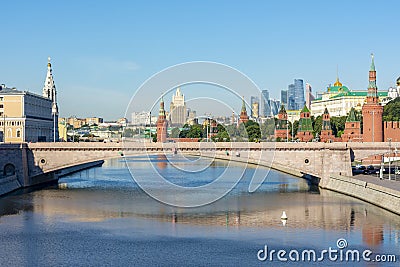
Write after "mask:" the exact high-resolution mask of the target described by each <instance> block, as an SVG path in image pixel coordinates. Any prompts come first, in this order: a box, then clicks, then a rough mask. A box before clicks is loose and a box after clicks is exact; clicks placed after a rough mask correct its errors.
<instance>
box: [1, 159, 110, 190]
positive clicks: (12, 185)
mask: <svg viewBox="0 0 400 267" xmlns="http://www.w3.org/2000/svg"><path fill="white" fill-rule="evenodd" d="M103 163H104V160H96V161H93V162H87V163H83V164H78V165H74V166H71V167H67V168H63V169H61V170H57V171H55V172H52V173H46V174H42V175H36V176H35V177H31V178H30V179H32V180H33V179H34V182H32V183H31V186H37V185H40V184H46V183H49V182H52V181H57V180H58V179H59V178H61V177H63V176H66V175H69V174H72V173H75V172H79V171H83V170H86V169H90V168H93V167H100V166H101V165H103ZM21 188H24V187H23V186H22V184H21V182H20V181H19V180H18V178H17V175H11V176H8V177H4V178H1V179H0V196H4V195H7V194H9V193H11V192H13V191H16V190H18V189H21Z"/></svg>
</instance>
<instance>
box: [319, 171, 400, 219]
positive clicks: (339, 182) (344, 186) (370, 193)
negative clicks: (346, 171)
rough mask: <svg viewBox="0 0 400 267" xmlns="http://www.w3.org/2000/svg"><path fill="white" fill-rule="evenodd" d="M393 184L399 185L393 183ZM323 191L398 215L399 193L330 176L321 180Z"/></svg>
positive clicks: (365, 183) (364, 182) (378, 186)
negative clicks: (347, 197) (352, 198)
mask: <svg viewBox="0 0 400 267" xmlns="http://www.w3.org/2000/svg"><path fill="white" fill-rule="evenodd" d="M393 182H394V183H400V182H397V181H393ZM319 186H320V187H321V188H323V189H328V190H332V191H335V192H339V193H342V194H346V195H349V196H352V197H355V198H358V199H361V200H364V201H366V202H369V203H371V204H374V205H376V206H379V207H382V208H384V209H386V210H389V211H391V212H393V213H396V214H398V215H400V191H398V190H394V189H391V188H388V187H384V186H381V185H377V184H374V183H372V182H367V181H362V180H359V179H356V178H352V177H346V176H339V175H330V176H329V177H324V178H322V179H321V181H320V183H319Z"/></svg>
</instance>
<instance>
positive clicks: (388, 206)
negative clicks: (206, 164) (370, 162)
mask: <svg viewBox="0 0 400 267" xmlns="http://www.w3.org/2000/svg"><path fill="white" fill-rule="evenodd" d="M202 156H207V155H204V153H203V154H202ZM209 156H210V157H211V155H209ZM214 157H215V158H216V159H220V160H231V161H235V162H242V163H249V164H255V165H259V166H263V167H267V168H272V169H275V170H278V171H281V172H284V173H287V174H290V175H293V176H297V177H300V178H305V179H307V180H309V181H310V182H311V184H316V185H318V186H319V187H320V188H322V189H326V190H330V191H334V192H338V193H341V194H344V195H348V196H351V197H354V198H357V199H360V200H363V201H365V202H368V203H370V204H373V205H375V206H378V207H380V208H383V209H385V210H388V211H390V212H393V213H395V214H397V215H400V182H398V181H389V180H380V179H377V178H376V177H373V176H366V175H365V176H363V175H361V176H360V177H354V176H353V177H349V176H343V175H329V176H328V177H315V176H313V175H307V174H305V173H304V172H302V171H300V170H299V169H296V168H294V167H292V166H285V165H282V164H280V163H276V162H273V161H272V163H271V162H264V161H263V160H261V159H253V158H251V157H248V155H247V154H245V153H242V154H241V155H240V156H236V155H232V154H229V155H226V154H223V153H216V154H214Z"/></svg>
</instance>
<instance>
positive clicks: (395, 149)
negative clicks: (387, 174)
mask: <svg viewBox="0 0 400 267" xmlns="http://www.w3.org/2000/svg"><path fill="white" fill-rule="evenodd" d="M394 160H395V162H396V160H397V147H395V148H394ZM395 164H396V165H395V167H394V180H395V181H397V177H396V175H397V171H398V167H397V162H396V163H395Z"/></svg>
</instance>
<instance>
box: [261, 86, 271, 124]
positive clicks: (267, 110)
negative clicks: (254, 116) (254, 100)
mask: <svg viewBox="0 0 400 267" xmlns="http://www.w3.org/2000/svg"><path fill="white" fill-rule="evenodd" d="M261 102H262V104H263V106H262V114H263V117H268V116H271V106H270V105H269V91H268V90H267V89H265V90H262V91H261Z"/></svg>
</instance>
